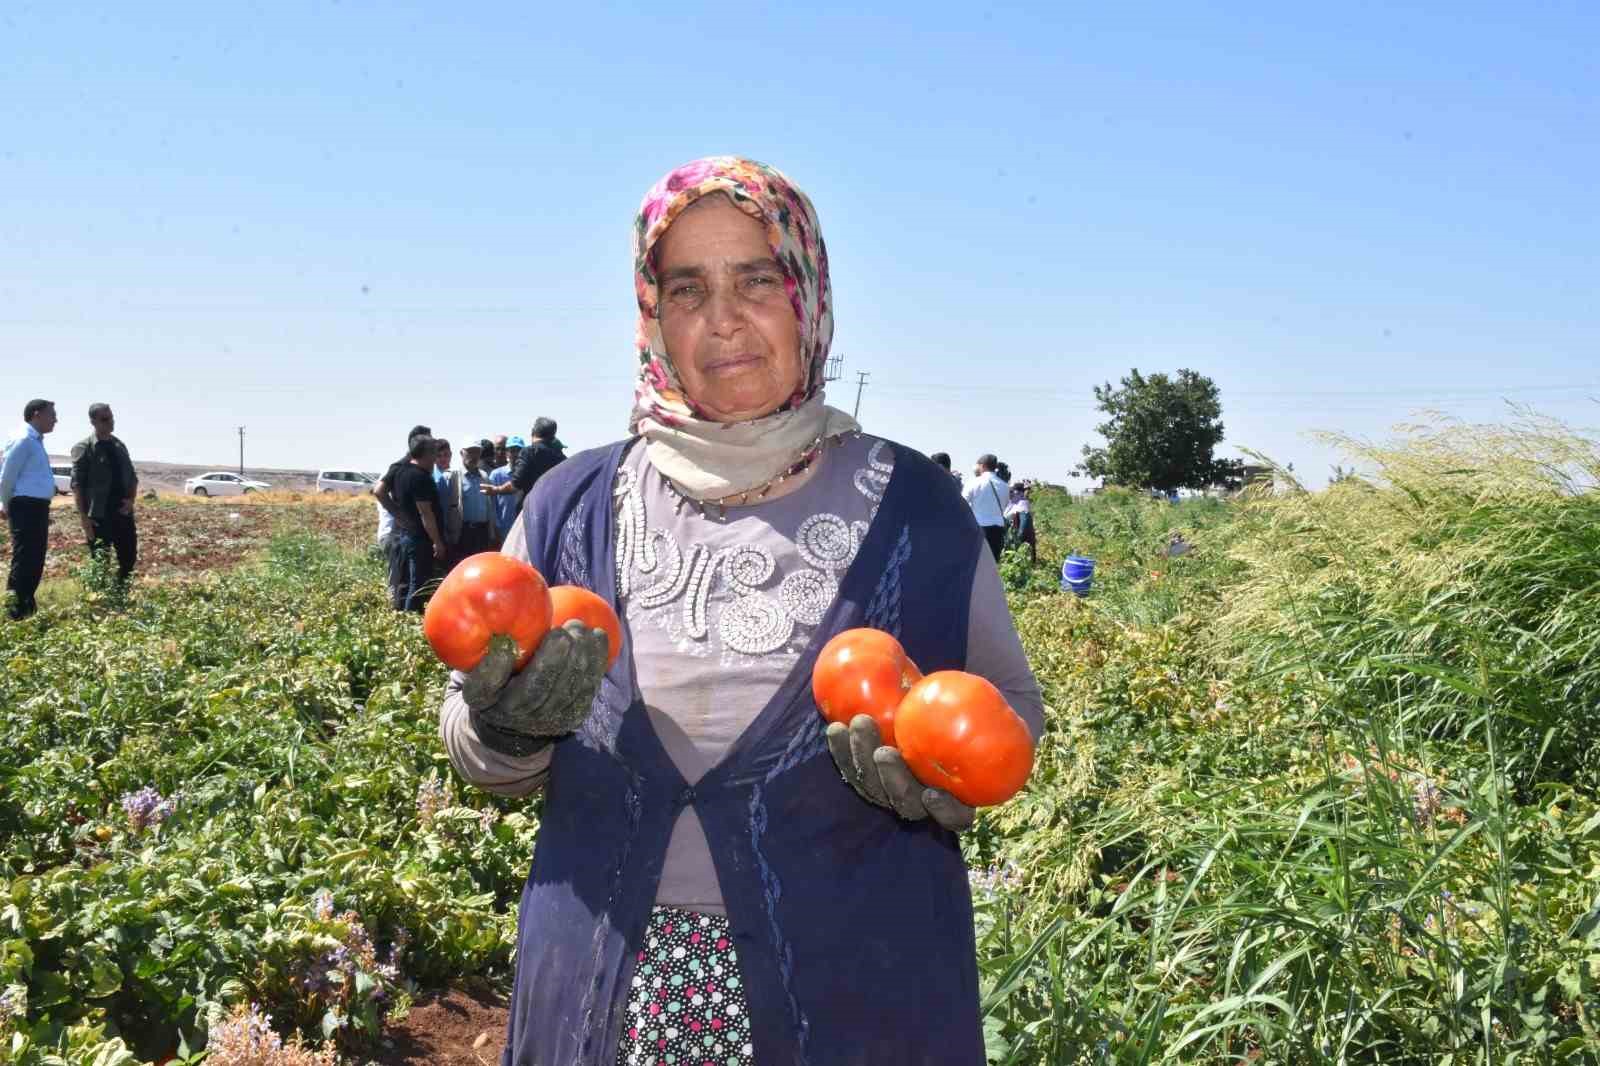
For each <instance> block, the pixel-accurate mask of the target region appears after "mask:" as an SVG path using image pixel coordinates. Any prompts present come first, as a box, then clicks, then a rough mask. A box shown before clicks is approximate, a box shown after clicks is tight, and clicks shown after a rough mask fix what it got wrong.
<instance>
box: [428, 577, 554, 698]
mask: <svg viewBox="0 0 1600 1066" xmlns="http://www.w3.org/2000/svg"><path fill="white" fill-rule="evenodd" d="M549 630H550V588H549V586H548V585H546V584H545V581H544V577H543V576H542V575H541V574H540V573H539V571H537V570H535V569H534V568H533V567H531V566H529V565H528V564H527V563H525V562H523V561H522V560H521V559H513V558H511V556H509V555H501V554H500V553H499V552H479V553H478V554H477V555H471V556H468V557H467V558H465V559H463V560H462V561H461V562H460V563H459V564H458V565H457V566H456V568H455V569H454V570H452V571H450V575H449V576H448V577H446V578H445V579H444V581H442V582H441V583H440V584H439V587H438V588H437V589H435V590H434V593H433V598H432V599H431V600H429V601H428V610H427V612H426V613H425V614H423V616H422V632H423V635H424V636H426V637H427V638H428V643H429V644H431V645H433V652H434V654H435V655H437V656H438V657H439V658H440V659H441V660H443V661H444V663H445V664H446V665H447V666H451V667H454V668H455V669H457V670H471V669H472V668H473V667H475V666H477V665H478V663H479V662H480V661H481V660H482V659H483V656H484V654H485V653H486V652H488V650H489V642H490V641H491V640H493V639H494V638H496V637H503V638H505V639H507V640H510V641H513V642H514V643H515V644H516V646H517V669H518V670H520V669H522V668H523V667H524V666H526V665H528V660H529V659H532V658H533V653H534V650H535V649H536V648H538V647H539V642H540V641H541V640H543V639H544V635H545V634H546V633H547V632H549Z"/></svg>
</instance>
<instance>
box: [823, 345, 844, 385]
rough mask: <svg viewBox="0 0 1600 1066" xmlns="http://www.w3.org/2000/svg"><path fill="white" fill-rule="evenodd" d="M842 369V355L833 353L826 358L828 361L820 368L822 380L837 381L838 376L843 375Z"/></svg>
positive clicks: (841, 353)
mask: <svg viewBox="0 0 1600 1066" xmlns="http://www.w3.org/2000/svg"><path fill="white" fill-rule="evenodd" d="M843 368H844V353H843V352H834V353H833V354H832V355H830V356H828V361H827V362H826V363H824V364H823V366H822V380H823V381H824V382H828V381H838V380H839V377H840V375H841V374H843V373H844V369H843Z"/></svg>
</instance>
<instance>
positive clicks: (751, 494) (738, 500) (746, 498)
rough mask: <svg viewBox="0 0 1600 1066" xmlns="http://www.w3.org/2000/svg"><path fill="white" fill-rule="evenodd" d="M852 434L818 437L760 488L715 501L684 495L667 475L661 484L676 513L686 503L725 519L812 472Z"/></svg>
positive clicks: (710, 514)
mask: <svg viewBox="0 0 1600 1066" xmlns="http://www.w3.org/2000/svg"><path fill="white" fill-rule="evenodd" d="M849 435H851V434H845V433H838V434H835V435H833V436H831V437H829V436H824V435H821V434H819V435H818V436H816V437H815V438H813V439H812V441H811V442H810V443H809V444H807V445H806V446H805V447H804V448H802V449H801V450H800V456H799V458H797V459H796V460H795V461H794V462H793V463H791V464H789V465H788V466H787V467H785V468H784V469H783V470H782V471H780V472H779V473H778V474H777V476H775V477H772V478H769V479H768V480H766V481H764V482H762V483H761V484H760V485H756V486H753V487H752V488H748V489H745V490H744V491H743V492H730V493H729V494H728V495H726V496H718V497H716V498H714V499H709V500H697V499H695V498H694V497H693V496H690V495H688V494H687V493H685V492H684V491H683V490H682V489H680V488H678V486H677V485H676V484H675V483H674V482H673V480H672V479H671V478H669V477H667V476H666V475H664V474H663V475H662V477H661V482H662V484H664V485H666V487H667V491H668V492H669V493H671V494H672V496H673V497H674V499H675V500H676V503H675V505H674V510H676V511H682V510H683V507H684V504H688V505H689V506H690V507H693V508H694V509H695V510H697V511H699V512H700V514H701V516H702V517H705V518H713V517H714V518H718V519H723V518H727V517H728V508H729V507H738V506H742V505H744V504H748V503H760V502H761V501H762V500H764V499H766V497H767V494H768V493H769V492H771V491H772V490H773V489H775V488H777V487H778V486H779V485H781V484H783V483H784V482H785V481H788V480H789V479H790V478H792V477H795V476H796V475H798V474H802V473H804V472H805V471H806V470H807V469H809V468H810V467H811V465H812V464H813V463H815V462H816V461H817V460H818V459H819V458H821V457H822V453H823V452H824V451H826V450H827V448H828V446H829V445H830V444H831V445H835V446H837V445H839V444H841V443H843V442H844V438H845V437H846V436H849ZM854 435H855V436H860V435H861V432H860V430H855V431H854ZM713 507H714V508H716V511H717V513H716V514H715V515H713V514H712V513H711V508H713Z"/></svg>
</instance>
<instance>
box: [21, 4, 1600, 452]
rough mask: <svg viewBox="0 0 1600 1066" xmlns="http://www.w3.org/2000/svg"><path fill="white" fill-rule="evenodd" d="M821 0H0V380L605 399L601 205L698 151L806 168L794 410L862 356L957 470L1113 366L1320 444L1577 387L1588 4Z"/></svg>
mask: <svg viewBox="0 0 1600 1066" xmlns="http://www.w3.org/2000/svg"><path fill="white" fill-rule="evenodd" d="M858 6H859V5H854V4H850V5H844V4H840V5H831V4H808V5H790V6H788V7H786V8H783V9H780V10H779V11H777V12H776V13H772V14H767V13H763V10H764V8H763V6H762V5H741V6H738V7H733V6H729V7H726V8H716V7H710V6H705V5H698V4H685V5H677V6H672V7H666V6H662V5H659V4H656V5H648V6H645V5H640V6H638V7H631V8H624V7H621V6H613V5H608V4H603V3H602V4H577V5H570V6H566V5H535V4H526V3H518V4H511V3H484V4H473V5H449V6H447V5H444V4H426V5H424V4H415V5H406V4H378V3H352V2H345V3H294V2H277V3H271V4H253V5H239V4H215V3H206V4H198V3H196V4H172V3H140V4H126V3H120V2H119V3H102V4H99V5H91V4H72V5H65V4H60V3H54V2H40V3H27V2H19V0H12V2H10V3H7V4H5V5H3V6H0V205H3V206H0V385H3V387H0V408H3V410H0V416H3V420H4V422H5V423H6V424H8V425H9V424H11V423H13V422H14V421H15V420H16V418H17V416H18V415H20V411H21V406H22V404H23V402H24V401H25V400H26V399H28V398H29V397H32V396H35V395H42V396H46V397H49V398H52V399H55V400H56V401H57V403H58V405H59V406H60V408H61V412H62V415H63V418H62V424H61V427H60V429H58V431H57V434H58V435H57V436H56V437H53V438H52V440H51V442H50V443H51V444H52V445H53V449H52V450H54V451H61V450H63V449H64V448H65V447H66V446H67V444H68V443H69V442H70V441H71V440H72V439H74V438H75V437H76V436H77V435H78V434H80V433H84V432H87V422H86V420H85V417H84V413H83V409H84V408H85V407H86V406H87V405H88V404H89V403H90V402H91V401H94V400H101V399H104V400H108V401H110V402H111V403H112V404H114V405H115V407H116V410H117V413H118V421H119V430H120V434H121V436H122V437H123V438H124V439H125V440H126V441H127V442H128V444H129V446H130V448H131V449H132V450H133V452H134V454H135V457H136V458H145V459H161V460H169V461H179V462H198V463H216V464H219V465H220V464H228V463H231V462H233V461H234V457H235V455H236V453H237V436H236V434H235V427H236V426H238V425H245V426H247V427H248V428H247V438H246V446H247V447H246V461H247V464H248V465H252V466H254V465H259V466H292V467H316V466H343V465H354V466H359V467H365V468H368V469H372V468H377V467H379V466H380V465H381V464H383V463H384V462H385V461H387V460H388V459H389V458H391V457H392V456H393V455H394V454H396V453H397V452H398V451H399V450H400V448H401V445H402V444H403V439H402V438H403V436H404V433H405V430H406V429H407V427H409V426H410V425H411V424H412V423H414V422H419V421H420V422H426V423H429V424H431V425H432V426H433V427H434V429H435V430H436V431H438V432H440V433H442V434H444V435H447V436H449V437H451V438H452V439H454V440H455V441H457V442H459V441H461V440H462V439H464V438H466V437H468V436H478V435H482V434H487V433H491V432H496V431H499V432H522V433H526V432H527V431H528V427H529V426H530V424H531V422H532V420H533V418H534V416H535V415H539V414H546V415H550V416H553V417H555V418H557V419H559V421H560V423H561V436H562V438H563V439H564V440H566V441H567V443H568V444H569V445H575V446H587V445H592V444H598V443H601V442H604V441H608V440H612V439H615V438H616V437H618V436H620V435H621V433H622V431H623V427H624V419H625V417H626V415H627V411H628V406H629V403H630V399H631V381H632V376H633V366H634V363H633V352H632V338H633V320H634V305H633V290H632V283H631V280H630V279H631V275H630V263H629V252H628V240H629V232H630V224H631V220H632V215H633V212H634V210H635V208H636V207H637V204H638V201H639V198H640V196H641V195H642V194H643V192H644V190H645V189H646V188H647V187H648V186H649V185H650V184H651V183H652V182H653V181H654V180H655V179H656V178H657V177H658V176H659V175H660V174H661V173H662V172H664V171H665V170H666V169H667V168H669V167H671V166H673V165H675V164H677V163H680V162H683V161H686V160H688V159H691V158H695V157H697V156H701V155H707V154H713V153H724V152H727V153H741V154H746V155H751V156H754V157H756V158H759V159H763V160H766V161H768V162H771V163H773V164H774V165H776V166H778V167H780V168H781V169H783V170H785V171H787V172H788V173H789V174H790V175H791V176H792V177H794V178H795V179H796V181H798V182H799V183H800V185H801V186H802V187H803V188H805V189H806V190H807V191H808V192H809V193H810V194H811V196H812V198H813V200H814V201H815V203H816V205H817V208H818V211H819V214H820V216H821V219H822V226H823V232H824V234H825V235H826V238H827V241H828V246H829V251H830V254H831V258H832V263H833V270H834V292H835V300H836V305H837V321H838V331H837V335H836V341H835V350H836V351H840V352H843V353H844V356H845V362H844V369H845V376H846V379H847V380H846V381H844V382H840V383H837V384H836V385H835V386H834V387H833V388H832V389H831V390H830V398H831V399H832V401H833V402H834V403H835V405H837V406H840V407H843V408H845V409H846V410H848V409H850V408H851V407H852V406H853V404H854V402H855V398H856V390H855V386H854V381H855V375H856V373H857V372H858V371H867V372H869V373H870V375H871V377H870V384H869V385H868V386H867V388H866V391H865V393H864V394H863V396H862V402H861V417H862V421H863V422H864V423H865V425H866V426H867V428H868V429H870V430H873V431H875V432H878V433H881V434H884V435H886V436H890V437H893V438H896V439H899V440H902V441H905V442H907V443H909V444H912V445H914V446H916V447H919V448H921V449H922V450H924V451H934V450H945V451H949V452H951V453H953V454H954V455H955V456H956V458H957V461H958V463H960V464H962V465H963V466H966V465H970V461H971V459H972V458H973V457H974V456H975V455H976V454H977V453H978V452H980V451H994V452H997V453H999V454H1000V456H1001V457H1002V458H1005V459H1007V460H1009V461H1010V463H1011V465H1012V467H1013V469H1014V470H1015V471H1016V472H1017V473H1018V474H1022V475H1029V476H1034V477H1046V478H1050V479H1056V480H1062V479H1065V477H1066V475H1067V474H1068V472H1069V470H1070V468H1071V467H1072V466H1073V465H1074V464H1075V463H1076V462H1077V461H1078V458H1079V451H1080V448H1081V447H1082V445H1083V444H1084V443H1085V442H1087V441H1091V440H1095V439H1097V438H1096V437H1095V436H1094V433H1093V427H1094V425H1095V423H1096V422H1097V421H1098V420H1099V419H1098V418H1097V412H1096V411H1094V410H1093V398H1092V395H1091V393H1090V388H1091V386H1092V385H1093V384H1095V383H1097V382H1102V381H1105V380H1107V379H1112V380H1114V379H1116V378H1118V377H1120V376H1121V375H1122V374H1124V373H1126V371H1127V369H1128V368H1129V367H1138V368H1139V369H1141V370H1142V371H1145V372H1153V371H1158V370H1168V371H1171V370H1176V369H1177V368H1179V367H1184V366H1187V367H1191V368H1193V369H1195V370H1198V371H1200V372H1202V373H1205V374H1208V375H1210V376H1212V377H1213V378H1214V379H1215V380H1216V381H1217V383H1218V385H1219V386H1220V387H1221V389H1222V397H1223V404H1224V416H1225V421H1226V424H1227V437H1228V443H1229V445H1245V446H1249V447H1253V448H1257V449H1260V450H1263V451H1266V452H1268V453H1270V454H1272V455H1274V456H1276V457H1278V458H1279V459H1280V460H1282V461H1293V462H1295V464H1296V469H1297V470H1299V471H1301V472H1303V473H1305V474H1306V475H1307V476H1308V478H1309V479H1310V480H1312V481H1314V482H1315V483H1319V484H1320V483H1321V481H1322V480H1323V479H1324V476H1325V475H1326V473H1327V467H1328V465H1329V464H1330V463H1332V462H1334V461H1336V460H1337V458H1338V457H1337V456H1336V455H1335V454H1334V453H1332V452H1330V451H1328V450H1327V449H1325V448H1323V447H1322V446H1320V445H1318V444H1315V443H1312V442H1310V441H1308V440H1306V439H1305V438H1304V437H1303V436H1302V434H1303V433H1304V432H1305V431H1307V430H1314V429H1332V430H1343V431H1348V432H1352V433H1356V434H1362V435H1373V434H1381V433H1383V432H1384V430H1385V428H1386V427H1387V426H1389V425H1391V424H1393V423H1395V422H1398V421H1402V420H1405V419H1407V418H1408V417H1410V416H1411V414H1412V413H1413V412H1414V411H1416V410H1417V409H1419V408H1424V407H1431V408H1437V409H1442V410H1447V411H1451V412H1454V413H1455V414H1457V415H1459V416H1462V417H1465V418H1471V419H1485V418H1497V417H1499V416H1500V415H1501V414H1502V412H1503V410H1504V406H1503V404H1504V401H1505V400H1507V399H1510V400H1516V401H1521V402H1526V403H1531V404H1533V405H1534V406H1536V407H1538V408H1539V409H1541V410H1542V411H1545V412H1547V413H1549V414H1552V415H1556V416H1560V417H1565V418H1568V419H1571V420H1573V421H1574V422H1576V423H1578V424H1580V425H1594V424H1595V423H1597V422H1600V406H1597V405H1596V403H1595V397H1597V396H1600V343H1597V342H1600V251H1597V250H1600V221H1597V220H1600V208H1597V197H1596V188H1597V186H1596V181H1597V175H1600V67H1597V63H1596V58H1595V57H1596V56H1597V54H1600V4H1596V3H1594V2H1593V0H1573V2H1567V3H1562V2H1549V3H1540V4H1535V5H1514V4H1505V3H1496V4H1488V3H1473V2H1442V0H1441V2H1437V3H1414V4H1404V5H1396V4H1388V3H1381V4H1380V3H1350V2H1347V3H1340V4H1325V5H1315V6H1316V7H1317V8H1319V9H1320V10H1318V11H1316V12H1313V11H1311V10H1310V8H1311V7H1312V5H1302V4H1282V3H1264V2H1263V3H1252V4H1246V3H1237V4H1226V3H1223V4H1194V3H1187V2H1173V3H1161V4H1119V5H1107V4H1093V5H1091V4H1081V3H1075V4H1064V3H1059V2H1057V3H1044V4H1038V5H1035V6H1034V8H1033V10H1024V9H1022V8H1021V7H1019V6H1014V5H1004V6H1000V5H995V6H994V7H992V8H991V7H984V6H982V5H971V4H938V3H919V4H916V5H904V6H903V10H902V12H901V13H899V14H864V13H862V12H861V11H859V10H857V8H858ZM13 409H15V412H14V413H13ZM1080 484H1081V483H1080Z"/></svg>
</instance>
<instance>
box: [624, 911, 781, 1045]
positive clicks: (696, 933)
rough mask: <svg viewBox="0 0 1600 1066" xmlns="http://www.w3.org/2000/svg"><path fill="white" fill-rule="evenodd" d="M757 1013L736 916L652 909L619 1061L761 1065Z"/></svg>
mask: <svg viewBox="0 0 1600 1066" xmlns="http://www.w3.org/2000/svg"><path fill="white" fill-rule="evenodd" d="M754 1062H755V1056H754V1052H753V1051H752V1050H751V1045H750V1013H749V1010H748V1009H747V1008H746V1006H745V999H744V982H743V981H741V980H740V978H739V958H738V956H737V955H736V954H735V953H734V950H733V934H732V933H731V932H730V930H729V927H728V920H727V919H726V918H723V917H720V916H718V915H715V914H699V913H697V912H695V911H686V910H679V909H678V908H676V907H657V908H655V909H654V910H653V911H651V912H650V927H649V931H648V932H646V934H645V945H644V949H643V950H642V951H640V952H639V957H638V960H637V962H636V964H635V968H634V972H633V987H632V988H631V989H630V990H629V992H628V1024H627V1028H626V1029H624V1030H623V1033H622V1042H621V1043H620V1044H619V1045H618V1048H617V1066H664V1064H666V1063H674V1064H677V1066H753V1064H754Z"/></svg>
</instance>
